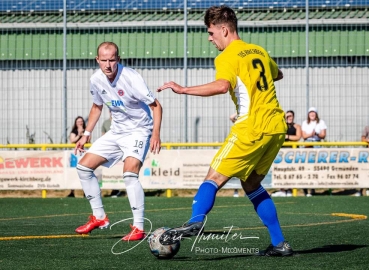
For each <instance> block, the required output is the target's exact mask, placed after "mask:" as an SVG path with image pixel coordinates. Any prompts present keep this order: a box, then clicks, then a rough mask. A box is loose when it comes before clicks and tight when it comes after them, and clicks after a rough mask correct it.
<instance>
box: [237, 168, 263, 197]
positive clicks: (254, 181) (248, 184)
mask: <svg viewBox="0 0 369 270" xmlns="http://www.w3.org/2000/svg"><path fill="white" fill-rule="evenodd" d="M264 177H265V175H263V174H257V173H256V172H255V171H252V173H251V174H250V176H249V177H248V178H247V180H246V181H245V182H243V183H242V187H243V188H244V190H245V191H246V192H252V191H254V190H255V189H257V188H258V187H259V186H260V185H261V181H263V179H264Z"/></svg>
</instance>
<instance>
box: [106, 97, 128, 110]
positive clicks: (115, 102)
mask: <svg viewBox="0 0 369 270" xmlns="http://www.w3.org/2000/svg"><path fill="white" fill-rule="evenodd" d="M105 104H106V106H108V107H115V108H119V109H120V110H122V111H123V112H126V111H127V110H126V108H125V106H124V103H123V101H121V100H112V101H109V102H105Z"/></svg>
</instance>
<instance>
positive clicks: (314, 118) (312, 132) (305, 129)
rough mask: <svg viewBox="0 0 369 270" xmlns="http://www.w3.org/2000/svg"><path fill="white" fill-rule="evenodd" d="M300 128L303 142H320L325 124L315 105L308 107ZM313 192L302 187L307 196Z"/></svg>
mask: <svg viewBox="0 0 369 270" xmlns="http://www.w3.org/2000/svg"><path fill="white" fill-rule="evenodd" d="M301 130H302V137H303V138H304V140H305V142H320V141H321V140H323V139H324V138H325V136H326V135H327V126H326V124H325V122H324V121H323V120H322V119H320V118H319V115H318V110H317V109H316V108H315V107H311V108H309V111H308V116H307V119H306V120H305V121H304V122H303V123H302V126H301ZM305 147H312V146H305ZM314 193H315V190H314V189H312V190H311V191H310V193H309V192H308V190H307V189H304V194H305V196H307V197H310V196H312V195H313V194H314Z"/></svg>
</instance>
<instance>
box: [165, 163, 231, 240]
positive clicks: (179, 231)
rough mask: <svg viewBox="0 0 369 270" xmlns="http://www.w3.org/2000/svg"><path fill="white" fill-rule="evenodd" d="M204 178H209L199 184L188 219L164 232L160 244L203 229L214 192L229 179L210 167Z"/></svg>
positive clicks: (213, 198) (213, 199)
mask: <svg viewBox="0 0 369 270" xmlns="http://www.w3.org/2000/svg"><path fill="white" fill-rule="evenodd" d="M206 179H209V180H205V181H204V182H203V183H202V184H201V185H200V187H199V189H198V191H197V193H196V195H195V197H194V199H193V202H192V215H191V218H190V220H189V221H188V222H187V223H185V224H183V225H182V226H179V227H175V228H171V229H169V230H167V231H166V232H164V233H163V234H162V235H161V237H160V239H159V241H160V243H161V244H164V245H170V244H173V243H174V242H176V241H178V240H179V239H181V238H183V237H190V236H194V235H198V234H200V233H201V232H202V231H203V229H204V226H205V224H204V219H205V217H206V215H207V214H208V213H209V212H210V211H211V209H212V208H213V205H214V202H215V197H216V193H217V192H218V190H219V188H221V187H222V186H223V185H224V184H225V183H226V182H227V181H228V180H229V177H227V176H225V175H222V174H220V173H218V172H216V171H215V170H214V169H212V168H210V169H209V172H208V174H207V176H206ZM210 179H211V180H210Z"/></svg>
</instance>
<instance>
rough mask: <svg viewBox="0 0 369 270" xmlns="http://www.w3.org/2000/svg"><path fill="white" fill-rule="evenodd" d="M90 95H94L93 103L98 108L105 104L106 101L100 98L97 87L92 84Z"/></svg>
mask: <svg viewBox="0 0 369 270" xmlns="http://www.w3.org/2000/svg"><path fill="white" fill-rule="evenodd" d="M90 93H91V95H92V101H93V103H95V104H96V105H98V106H100V105H103V104H104V101H103V100H102V98H101V97H100V94H99V92H98V90H97V88H96V86H95V85H94V84H93V83H92V82H90Z"/></svg>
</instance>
